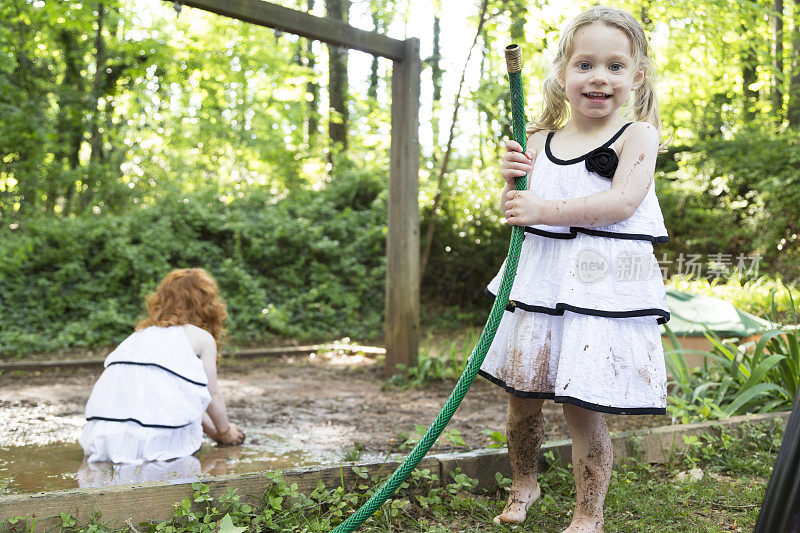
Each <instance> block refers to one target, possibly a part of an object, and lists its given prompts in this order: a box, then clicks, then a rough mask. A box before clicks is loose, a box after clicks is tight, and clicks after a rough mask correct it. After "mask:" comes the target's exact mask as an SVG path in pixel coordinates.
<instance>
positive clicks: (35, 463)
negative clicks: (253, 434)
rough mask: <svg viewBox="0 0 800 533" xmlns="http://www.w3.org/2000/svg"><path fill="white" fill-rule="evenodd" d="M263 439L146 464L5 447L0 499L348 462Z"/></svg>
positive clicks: (334, 453) (71, 447)
mask: <svg viewBox="0 0 800 533" xmlns="http://www.w3.org/2000/svg"><path fill="white" fill-rule="evenodd" d="M258 440H260V441H261V442H263V443H264V444H262V445H244V446H236V447H217V446H215V445H213V444H211V443H204V444H203V446H202V447H201V448H200V451H198V452H197V453H196V454H195V455H193V456H190V457H183V458H180V459H176V460H173V461H159V462H152V463H145V464H142V465H115V464H111V463H87V462H86V461H84V458H83V450H82V449H81V447H80V445H79V444H77V443H74V442H58V443H51V444H46V445H44V446H11V447H0V495H2V494H16V493H30V492H41V491H51V490H59V489H71V488H78V487H81V488H83V487H103V486H109V485H121V484H130V483H143V482H147V481H170V482H176V483H177V482H187V481H196V480H197V479H198V476H200V477H202V476H206V475H212V476H214V475H222V474H237V473H247V472H258V471H265V470H279V469H280V470H284V469H288V468H294V467H297V466H310V465H322V464H325V465H327V464H338V463H340V462H342V461H343V458H344V457H343V454H342V453H341V452H340V451H339V450H332V449H324V447H316V448H314V447H310V446H306V447H305V449H298V448H297V446H296V445H294V444H293V443H292V442H290V441H288V439H284V438H278V437H273V436H268V435H259V436H258ZM360 458H361V460H365V461H378V460H381V459H382V458H380V457H378V455H377V454H369V453H366V454H364V453H362V454H361V456H360Z"/></svg>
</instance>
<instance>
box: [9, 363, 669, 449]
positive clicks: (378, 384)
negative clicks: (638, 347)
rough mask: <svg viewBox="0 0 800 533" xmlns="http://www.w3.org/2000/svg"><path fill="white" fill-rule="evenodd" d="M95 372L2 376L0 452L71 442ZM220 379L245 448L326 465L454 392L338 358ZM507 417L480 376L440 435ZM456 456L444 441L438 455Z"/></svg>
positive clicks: (473, 437)
mask: <svg viewBox="0 0 800 533" xmlns="http://www.w3.org/2000/svg"><path fill="white" fill-rule="evenodd" d="M99 373H100V369H74V370H47V371H42V372H15V373H10V374H9V373H6V374H3V375H0V447H3V446H5V447H9V446H31V445H34V446H41V445H46V444H50V443H55V442H75V441H76V440H77V438H78V436H79V435H80V430H81V428H82V426H83V408H84V406H85V404H86V400H87V398H88V396H89V393H90V392H91V388H92V385H93V383H94V381H95V380H96V379H97V376H98V375H99ZM219 374H220V384H221V387H222V390H223V392H224V394H225V398H226V401H227V404H228V410H229V414H230V417H231V419H232V420H233V421H234V422H236V423H238V424H239V425H240V426H242V428H243V430H244V431H245V433H246V434H247V436H248V441H247V443H246V444H248V445H255V446H262V447H263V446H265V445H270V443H272V442H276V440H275V439H283V440H285V441H286V442H291V443H292V446H293V447H294V448H296V449H298V450H303V449H306V448H307V449H309V450H311V449H317V450H323V449H324V450H325V451H327V452H328V454H327V455H328V456H330V454H331V453H332V454H333V455H334V456H337V455H338V456H343V455H344V454H345V453H346V452H347V450H348V449H351V448H352V447H353V446H354V445H356V443H357V446H359V447H363V453H364V454H366V455H369V456H373V457H374V456H376V455H379V454H386V453H388V452H392V451H398V447H399V445H401V444H402V442H403V441H404V440H405V439H406V438H407V437H408V436H409V435H411V436H412V437H413V436H416V432H415V429H414V426H415V424H421V425H424V426H426V427H427V426H428V425H429V424H430V423H431V421H432V420H433V419H434V417H435V416H436V414H437V413H438V412H439V409H440V408H441V406H442V405H443V403H444V402H445V400H446V399H447V397H448V396H449V394H450V392H451V390H452V387H453V385H454V383H452V382H447V383H444V382H443V383H435V384H432V385H429V386H427V387H425V388H421V389H405V390H402V389H397V388H392V387H387V386H386V385H385V383H386V382H385V380H384V379H383V378H382V377H381V374H380V369H379V368H378V367H377V364H376V363H375V361H374V360H373V359H370V358H368V357H364V356H362V355H341V354H339V355H334V354H328V355H324V354H323V355H315V356H303V357H300V356H293V357H271V358H263V359H258V360H244V361H237V362H228V363H226V362H222V363H221V364H220V369H219ZM505 409H506V394H505V393H504V392H503V391H502V390H501V389H500V388H499V387H497V386H495V385H493V384H491V383H489V382H487V381H486V380H484V379H483V378H480V377H478V378H476V381H475V384H474V385H473V386H472V388H471V389H470V391H469V392H468V393H467V395H466V398H465V399H464V401H463V402H462V404H461V406H460V407H459V409H458V411H457V412H456V413H455V415H454V416H453V419H452V421H451V422H450V424H449V426H448V427H447V430H446V431H452V430H457V431H459V432H460V434H461V437H462V438H463V439H464V441H465V443H466V444H467V446H469V447H472V448H478V447H485V446H487V445H488V444H489V443H490V442H491V441H490V439H489V438H488V437H487V436H486V435H484V434H483V433H482V432H483V430H491V431H500V432H502V433H505ZM544 411H545V413H544V414H545V419H546V421H547V427H546V430H545V441H547V440H553V439H561V438H568V433H567V428H566V424H565V422H564V418H563V415H562V414H561V408H560V406H557V405H555V404H553V403H552V402H546V403H545V408H544ZM606 419H607V421H608V425H609V428H610V429H611V431H615V432H620V431H625V430H628V429H633V428H638V427H645V426H658V425H665V424H669V423H670V420H669V418H668V417H666V416H651V415H647V416H622V415H606ZM453 448H454V445H453V443H452V442H451V440H450V439H447V438H444V437H443V438H441V439H440V441H439V443H437V445H436V446H435V448H434V451H445V450H449V449H453ZM301 462H302V461H301ZM312 462H320V461H319V460H316V461H312Z"/></svg>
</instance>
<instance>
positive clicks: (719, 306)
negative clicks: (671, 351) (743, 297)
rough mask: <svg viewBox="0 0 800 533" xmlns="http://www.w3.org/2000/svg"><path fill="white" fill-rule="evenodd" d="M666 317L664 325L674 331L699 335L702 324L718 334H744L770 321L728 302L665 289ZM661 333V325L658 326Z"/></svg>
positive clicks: (726, 335) (678, 333)
mask: <svg viewBox="0 0 800 533" xmlns="http://www.w3.org/2000/svg"><path fill="white" fill-rule="evenodd" d="M667 304H668V305H669V312H670V319H669V322H668V323H667V325H668V326H669V328H670V329H671V330H672V331H674V332H675V334H676V335H679V336H683V335H698V336H701V337H702V336H703V332H704V331H705V327H704V326H707V327H708V328H709V329H710V330H712V331H713V332H715V333H716V334H717V335H719V336H721V337H740V338H741V337H747V336H749V335H753V334H755V333H758V332H760V331H764V330H765V329H769V328H770V322H769V321H767V320H764V319H762V318H758V317H757V316H753V315H751V314H750V313H745V312H744V311H742V310H741V309H738V308H737V307H736V306H735V305H733V304H732V303H730V302H728V301H726V300H721V299H719V298H712V297H710V296H701V295H698V294H690V293H688V292H681V291H676V290H674V289H667ZM661 331H662V333H663V332H664V326H661Z"/></svg>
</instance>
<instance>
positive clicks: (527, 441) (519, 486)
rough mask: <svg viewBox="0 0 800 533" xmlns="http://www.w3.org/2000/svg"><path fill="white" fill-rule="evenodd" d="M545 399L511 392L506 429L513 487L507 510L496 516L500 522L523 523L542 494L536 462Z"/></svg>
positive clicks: (540, 438)
mask: <svg viewBox="0 0 800 533" xmlns="http://www.w3.org/2000/svg"><path fill="white" fill-rule="evenodd" d="M542 403H544V400H537V399H533V398H518V397H516V396H512V395H509V396H508V415H507V418H506V431H507V434H508V457H509V460H510V462H511V477H512V480H513V481H512V483H511V490H510V491H509V494H508V503H506V506H505V508H504V509H503V512H502V513H501V514H499V515H497V516H495V517H494V521H495V522H496V523H498V524H500V523H513V524H521V523H522V522H524V521H525V516H526V515H527V512H528V508H529V507H530V506H531V505H533V502H535V501H536V500H537V499H538V498H539V494H540V490H539V482H538V480H537V479H536V466H537V462H538V459H539V448H540V447H541V446H542V435H543V434H544V418H543V417H542Z"/></svg>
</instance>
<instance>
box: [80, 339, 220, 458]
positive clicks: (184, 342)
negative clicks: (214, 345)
mask: <svg viewBox="0 0 800 533" xmlns="http://www.w3.org/2000/svg"><path fill="white" fill-rule="evenodd" d="M207 385H208V378H207V377H206V373H205V370H204V369H203V364H202V361H201V360H200V358H199V357H198V356H197V354H195V352H194V350H193V349H192V347H191V345H190V344H189V341H188V339H187V338H186V334H185V333H184V331H183V328H181V327H180V326H172V327H165V328H162V327H156V326H151V327H149V328H145V329H143V330H140V331H137V332H135V333H134V334H133V335H131V336H130V337H128V338H127V339H125V340H124V341H123V342H122V344H120V345H119V346H118V347H117V349H116V350H114V351H113V352H111V353H110V354H109V355H108V357H107V358H106V361H105V370H104V371H103V373H102V374H101V375H100V378H99V379H98V380H97V383H95V386H94V388H93V389H92V393H91V395H90V396H89V401H88V402H87V404H86V421H87V422H86V426H85V427H84V429H83V433H82V434H81V436H80V439H79V442H80V444H81V446H82V447H83V450H84V453H85V455H86V460H87V461H89V462H95V461H111V462H113V463H135V464H140V463H142V462H144V461H166V460H169V459H174V458H176V457H185V456H188V455H191V454H193V453H194V452H196V451H197V450H198V449H199V448H200V444H201V443H202V439H203V428H202V419H203V413H204V412H205V410H206V407H208V404H209V403H210V402H211V395H210V394H209V392H208V387H207Z"/></svg>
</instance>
